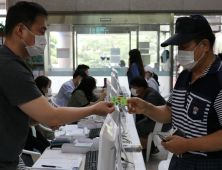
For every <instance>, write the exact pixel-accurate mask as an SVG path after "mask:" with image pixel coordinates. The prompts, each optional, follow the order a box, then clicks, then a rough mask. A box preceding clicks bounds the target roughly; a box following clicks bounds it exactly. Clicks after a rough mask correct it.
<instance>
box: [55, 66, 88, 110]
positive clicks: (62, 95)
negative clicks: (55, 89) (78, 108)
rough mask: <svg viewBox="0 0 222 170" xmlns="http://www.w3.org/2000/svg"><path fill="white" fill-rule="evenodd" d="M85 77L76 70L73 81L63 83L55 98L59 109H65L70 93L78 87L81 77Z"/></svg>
mask: <svg viewBox="0 0 222 170" xmlns="http://www.w3.org/2000/svg"><path fill="white" fill-rule="evenodd" d="M85 76H87V75H86V73H85V72H84V71H81V70H76V71H75V72H74V74H73V79H71V80H69V81H67V82H65V83H64V84H63V85H62V87H61V88H60V90H59V93H58V95H57V97H56V101H55V102H56V104H57V105H58V106H60V107H66V106H67V103H68V101H69V98H70V97H71V96H72V95H71V93H72V92H73V90H74V89H75V88H76V87H77V86H78V85H79V83H80V82H81V80H82V79H83V77H85Z"/></svg>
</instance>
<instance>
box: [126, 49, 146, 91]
mask: <svg viewBox="0 0 222 170" xmlns="http://www.w3.org/2000/svg"><path fill="white" fill-rule="evenodd" d="M126 75H127V78H128V82H129V89H130V88H131V86H130V82H131V80H132V79H133V78H134V77H136V76H143V77H145V71H144V67H143V60H142V58H141V54H140V51H139V50H138V49H133V50H130V51H129V68H128V70H127V73H126Z"/></svg>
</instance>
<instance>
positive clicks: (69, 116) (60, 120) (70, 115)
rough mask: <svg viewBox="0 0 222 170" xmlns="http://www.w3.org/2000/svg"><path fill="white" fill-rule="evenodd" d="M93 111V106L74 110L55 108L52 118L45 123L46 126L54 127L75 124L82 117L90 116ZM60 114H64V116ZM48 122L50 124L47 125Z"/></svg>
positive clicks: (71, 108)
mask: <svg viewBox="0 0 222 170" xmlns="http://www.w3.org/2000/svg"><path fill="white" fill-rule="evenodd" d="M93 110H94V106H91V107H84V108H74V107H59V108H55V111H54V113H53V114H54V116H53V117H54V118H53V119H51V120H48V121H47V122H45V123H46V125H48V126H54V125H62V124H68V123H72V122H76V121H78V120H80V119H82V118H84V117H87V116H89V115H91V114H92V113H93V112H94V111H93ZM62 113H65V115H66V116H64V115H63V114H62ZM46 119H47V116H46ZM48 122H49V123H50V124H48Z"/></svg>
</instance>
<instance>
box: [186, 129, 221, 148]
mask: <svg viewBox="0 0 222 170" xmlns="http://www.w3.org/2000/svg"><path fill="white" fill-rule="evenodd" d="M185 147H187V151H204V152H215V151H220V150H222V130H219V131H217V132H215V133H212V134H210V135H207V136H204V137H199V138H193V139H187V141H186V146H185Z"/></svg>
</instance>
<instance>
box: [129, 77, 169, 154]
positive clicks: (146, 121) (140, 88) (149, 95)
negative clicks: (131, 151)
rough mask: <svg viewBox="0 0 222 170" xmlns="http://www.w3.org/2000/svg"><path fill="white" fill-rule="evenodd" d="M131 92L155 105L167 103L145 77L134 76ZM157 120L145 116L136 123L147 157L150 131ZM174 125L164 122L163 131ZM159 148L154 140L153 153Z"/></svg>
mask: <svg viewBox="0 0 222 170" xmlns="http://www.w3.org/2000/svg"><path fill="white" fill-rule="evenodd" d="M130 85H131V93H132V95H133V96H135V97H139V98H141V99H143V100H145V101H146V102H149V103H151V104H153V105H155V106H162V105H165V104H166V101H165V100H164V98H163V97H162V96H161V95H160V94H159V93H158V92H157V91H156V90H154V89H153V88H151V87H148V85H147V82H146V80H145V78H144V77H142V76H137V77H134V78H133V79H132V80H131V82H130ZM155 124H156V122H155V121H153V120H151V119H150V118H148V117H146V116H144V118H143V119H142V120H140V121H139V122H137V123H136V128H137V132H138V135H139V138H140V142H141V145H142V146H143V149H144V151H143V153H144V157H145V153H146V147H147V138H148V135H149V133H150V132H153V130H154V127H155ZM171 127H172V125H171V123H167V124H164V125H163V127H162V132H166V131H168V130H170V129H171ZM157 152H158V149H157V147H156V146H155V145H154V143H153V142H152V147H151V153H157Z"/></svg>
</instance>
